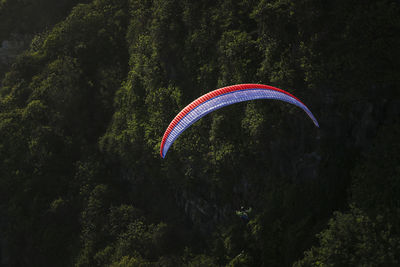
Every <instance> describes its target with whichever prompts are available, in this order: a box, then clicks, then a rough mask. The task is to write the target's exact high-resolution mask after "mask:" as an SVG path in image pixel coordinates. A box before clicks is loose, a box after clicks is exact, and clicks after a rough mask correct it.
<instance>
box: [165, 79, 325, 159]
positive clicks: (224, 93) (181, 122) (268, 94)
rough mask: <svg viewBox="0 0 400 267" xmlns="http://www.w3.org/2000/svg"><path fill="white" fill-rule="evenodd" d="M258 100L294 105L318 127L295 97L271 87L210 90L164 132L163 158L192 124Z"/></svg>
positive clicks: (232, 87)
mask: <svg viewBox="0 0 400 267" xmlns="http://www.w3.org/2000/svg"><path fill="white" fill-rule="evenodd" d="M255 99H277V100H281V101H284V102H288V103H291V104H294V105H296V106H298V107H300V108H301V109H303V110H304V111H305V112H306V113H307V115H308V116H309V117H310V118H311V120H312V121H313V122H314V124H315V126H317V127H319V124H318V121H317V120H316V119H315V117H314V115H313V114H312V113H311V111H310V110H309V109H308V108H307V106H306V105H304V103H303V102H301V101H300V100H299V99H298V98H297V97H295V96H294V95H292V94H290V93H288V92H286V91H284V90H282V89H279V88H276V87H272V86H269V85H263V84H238V85H231V86H227V87H223V88H220V89H216V90H214V91H211V92H209V93H207V94H205V95H203V96H201V97H199V98H197V99H196V100H194V101H193V102H192V103H190V104H189V105H187V106H186V107H185V108H184V109H182V111H180V112H179V113H178V115H176V117H175V118H174V119H173V120H172V121H171V123H170V124H169V126H168V128H167V130H166V131H165V133H164V136H163V139H162V141H161V146H160V155H161V157H162V158H164V157H165V155H166V154H167V151H168V149H169V147H170V146H171V145H172V143H173V142H174V141H175V140H176V138H178V136H179V135H180V134H181V133H182V132H184V131H185V130H186V129H187V128H188V127H189V126H190V125H192V124H193V123H195V122H196V121H198V120H199V119H201V118H202V117H204V116H205V115H207V114H208V113H210V112H212V111H214V110H217V109H219V108H222V107H224V106H227V105H231V104H234V103H239V102H243V101H249V100H255Z"/></svg>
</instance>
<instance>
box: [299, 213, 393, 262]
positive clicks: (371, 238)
mask: <svg viewBox="0 0 400 267" xmlns="http://www.w3.org/2000/svg"><path fill="white" fill-rule="evenodd" d="M334 216H335V217H334V218H333V219H330V221H329V224H328V229H326V230H324V231H322V232H321V233H320V234H318V238H319V242H320V245H319V246H318V247H313V248H312V249H311V250H309V251H307V252H305V257H304V259H302V260H300V261H298V262H297V263H295V264H294V266H396V265H398V264H399V261H398V259H399V256H400V255H399V251H400V250H399V249H400V239H399V237H398V236H393V232H392V230H391V228H392V227H391V225H390V224H389V225H388V224H387V223H386V222H385V220H384V218H383V217H382V216H378V217H377V218H376V219H371V218H369V217H368V215H367V214H365V213H364V212H362V211H361V210H360V209H358V208H356V207H354V206H351V207H350V211H349V212H348V213H340V212H336V213H335V214H334Z"/></svg>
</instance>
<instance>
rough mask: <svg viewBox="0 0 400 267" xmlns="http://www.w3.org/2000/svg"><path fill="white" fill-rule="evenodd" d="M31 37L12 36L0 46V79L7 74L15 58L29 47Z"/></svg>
mask: <svg viewBox="0 0 400 267" xmlns="http://www.w3.org/2000/svg"><path fill="white" fill-rule="evenodd" d="M31 40H32V35H21V34H12V35H11V36H10V37H9V38H8V39H7V40H3V41H2V42H1V44H0V77H3V75H4V74H5V73H6V72H7V70H8V69H9V67H10V66H11V64H12V63H13V62H14V61H15V59H16V57H17V56H18V55H19V54H21V53H22V52H23V51H24V50H25V49H27V48H28V47H29V44H30V42H31Z"/></svg>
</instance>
